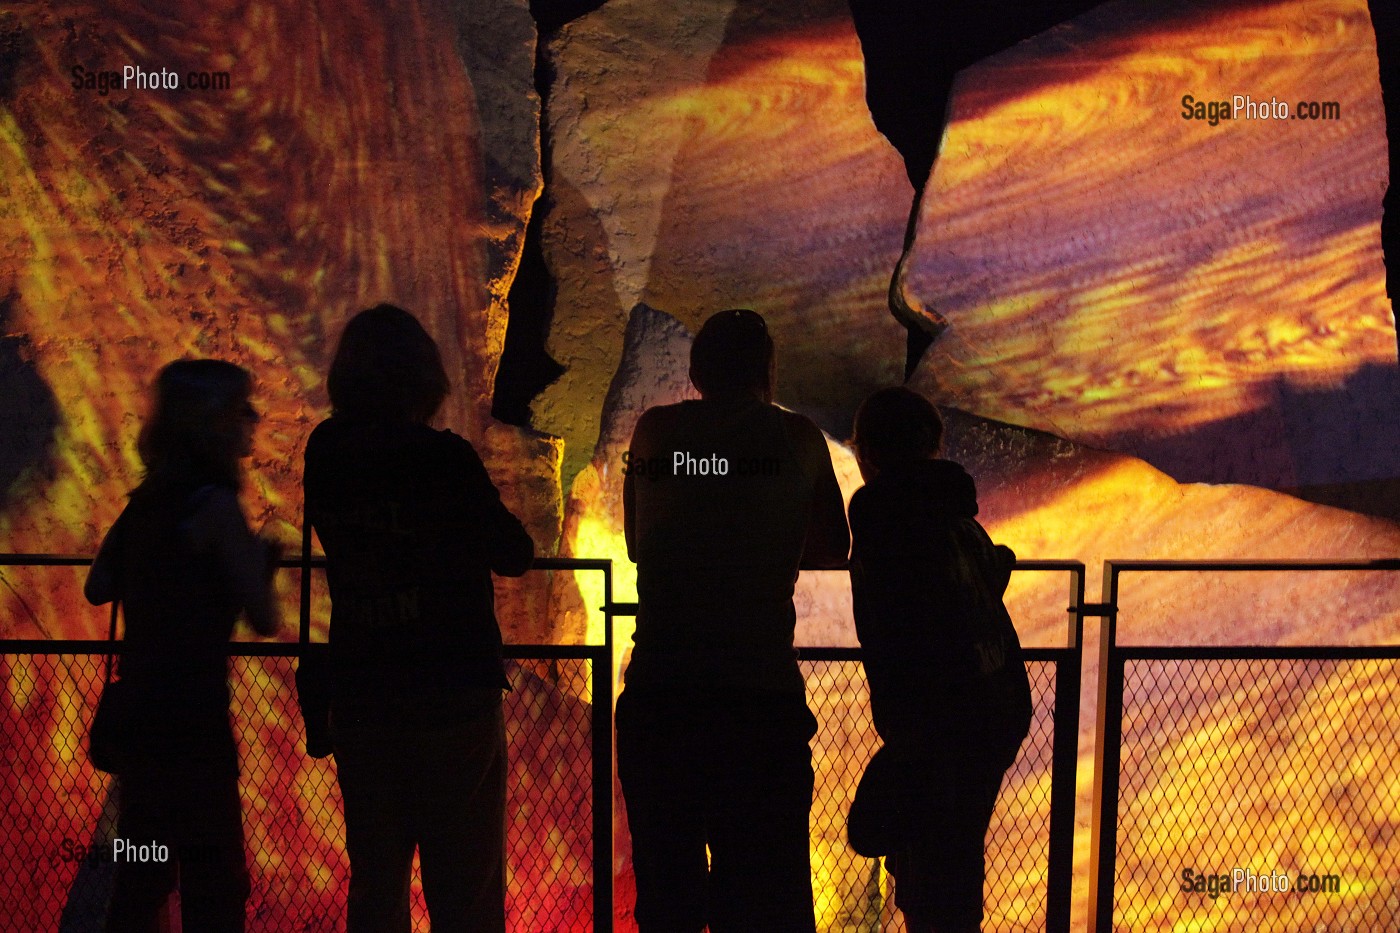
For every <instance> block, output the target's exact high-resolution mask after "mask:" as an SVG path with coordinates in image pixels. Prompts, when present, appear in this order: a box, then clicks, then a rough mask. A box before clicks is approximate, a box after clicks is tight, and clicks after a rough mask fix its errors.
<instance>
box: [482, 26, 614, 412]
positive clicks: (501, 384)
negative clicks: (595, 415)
mask: <svg viewBox="0 0 1400 933" xmlns="http://www.w3.org/2000/svg"><path fill="white" fill-rule="evenodd" d="M602 5H603V0H531V2H530V15H531V16H533V17H534V19H535V28H536V30H537V32H538V39H537V41H536V43H535V93H537V94H538V95H539V98H540V177H541V180H542V182H543V186H542V187H543V193H542V194H541V195H540V197H539V198H537V199H536V200H535V203H534V206H533V207H532V208H531V210H530V222H529V224H528V225H527V226H526V228H525V243H524V247H523V249H522V251H521V256H520V265H519V267H518V268H517V269H516V273H515V278H514V279H513V280H512V281H511V286H510V292H509V293H508V294H507V296H506V307H507V309H508V318H507V324H506V340H505V347H504V349H503V350H502V351H501V364H500V367H499V369H497V371H496V385H495V387H494V391H493V393H492V400H491V415H492V417H494V418H495V419H496V420H497V421H503V422H505V423H506V424H513V425H517V426H520V427H529V426H530V403H531V402H533V401H534V399H535V396H537V395H539V394H540V393H541V392H543V391H544V389H545V388H546V387H547V386H548V385H549V384H550V383H552V382H553V381H554V380H556V379H558V378H559V377H560V376H561V375H563V373H564V367H563V366H560V365H559V363H558V361H557V360H555V359H554V358H553V357H552V356H550V355H549V350H548V341H549V329H550V325H551V324H552V323H553V320H554V302H555V298H556V296H557V295H558V291H559V290H558V287H557V286H556V284H555V282H554V274H553V272H552V271H551V270H550V268H549V263H548V262H547V261H546V260H545V256H544V214H545V211H546V210H547V209H548V205H549V194H550V184H549V182H550V178H549V174H550V173H549V167H550V162H551V157H552V153H553V150H552V146H551V141H550V138H549V121H548V119H547V115H548V113H549V91H550V87H551V86H552V85H553V84H554V78H555V74H554V65H553V62H551V61H550V59H549V53H548V51H547V50H548V45H549V39H550V38H551V37H552V36H553V35H554V34H555V33H557V32H558V31H559V30H560V29H562V28H564V27H565V26H567V25H568V24H569V23H571V22H573V21H574V20H576V19H578V18H579V17H580V16H585V15H587V14H589V13H592V12H593V11H594V10H597V9H598V8H599V7H601V6H602Z"/></svg>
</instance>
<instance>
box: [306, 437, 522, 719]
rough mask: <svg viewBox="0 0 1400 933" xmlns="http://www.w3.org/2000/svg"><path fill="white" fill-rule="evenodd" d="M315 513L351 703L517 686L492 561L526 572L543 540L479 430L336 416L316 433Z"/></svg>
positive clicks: (502, 568) (310, 492) (333, 637)
mask: <svg viewBox="0 0 1400 933" xmlns="http://www.w3.org/2000/svg"><path fill="white" fill-rule="evenodd" d="M306 514H307V519H308V520H309V521H310V523H311V524H312V526H313V527H314V528H315V529H316V533H317V535H318V536H319V537H320V540H321V545H322V547H323V548H324V549H325V552H326V578H327V582H328V583H329V586H330V592H331V626H330V668H331V670H330V679H331V691H332V695H333V697H334V698H335V700H336V701H337V702H339V701H344V700H351V701H354V702H363V703H375V702H378V701H381V700H382V701H388V700H390V699H394V700H404V699H409V700H412V699H413V698H418V699H422V700H431V699H433V698H447V697H450V696H451V695H454V694H455V695H458V696H461V695H463V694H466V693H478V694H485V693H489V692H490V691H499V690H500V689H501V688H504V687H505V686H506V685H507V684H506V679H505V675H504V672H503V669H502V664H501V632H500V628H499V627H498V626H497V624H496V612H495V597H494V592H493V586H492V582H491V574H492V572H495V573H499V574H502V575H505V576H519V575H521V574H523V573H524V572H525V571H526V570H527V569H529V567H530V563H531V561H532V559H533V555H534V544H533V543H532V542H531V540H530V536H529V535H528V534H527V533H526V531H525V529H524V527H523V526H522V525H521V524H520V521H519V520H518V519H516V517H515V516H514V515H512V514H511V513H510V511H509V510H507V509H506V507H505V506H504V505H503V504H502V503H501V497H500V494H499V493H498V492H497V491H496V487H495V486H494V485H493V484H492V482H491V478H490V476H489V475H488V474H487V472H486V468H485V467H484V466H483V465H482V462H481V458H480V457H478V456H477V454H476V451H475V450H474V449H473V448H472V445H471V444H470V443H468V442H467V441H466V440H464V439H463V438H461V437H459V436H458V435H456V434H454V433H452V432H451V431H437V430H433V429H432V428H429V427H426V426H424V425H418V424H411V423H402V424H384V423H376V422H368V421H352V420H348V419H345V418H340V417H332V418H330V419H328V420H327V421H324V422H322V423H321V424H320V425H319V426H318V427H317V428H316V430H315V431H313V432H312V434H311V437H310V439H309V440H308V441H307V445H306ZM496 696H497V697H499V692H497V693H496Z"/></svg>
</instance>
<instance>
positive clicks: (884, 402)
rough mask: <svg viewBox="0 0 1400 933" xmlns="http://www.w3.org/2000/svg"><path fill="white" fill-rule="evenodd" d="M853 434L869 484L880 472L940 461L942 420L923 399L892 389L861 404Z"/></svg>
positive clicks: (859, 459) (901, 389) (857, 455)
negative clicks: (910, 464)
mask: <svg viewBox="0 0 1400 933" xmlns="http://www.w3.org/2000/svg"><path fill="white" fill-rule="evenodd" d="M854 433H855V437H854V438H853V439H852V440H853V443H854V445H855V448H856V460H857V461H858V463H859V464H860V472H861V475H862V476H864V477H865V478H866V479H867V480H869V479H872V478H873V477H874V476H875V475H876V474H877V473H879V472H880V471H881V470H888V469H891V468H893V467H897V466H900V465H903V464H907V463H913V462H915V461H918V460H929V459H931V458H933V457H937V456H938V454H939V451H940V449H941V448H942V446H943V419H942V418H940V417H939V415H938V409H936V408H934V407H933V405H932V404H931V403H930V402H929V400H928V399H926V398H924V397H923V396H922V395H919V394H918V393H917V392H911V391H910V390H908V389H906V388H904V387H903V386H892V387H890V388H888V389H880V390H879V391H878V392H875V393H873V394H872V395H871V396H870V397H869V398H867V399H866V400H865V401H864V402H862V403H861V405H860V408H859V409H858V410H857V411H856V422H855V432H854Z"/></svg>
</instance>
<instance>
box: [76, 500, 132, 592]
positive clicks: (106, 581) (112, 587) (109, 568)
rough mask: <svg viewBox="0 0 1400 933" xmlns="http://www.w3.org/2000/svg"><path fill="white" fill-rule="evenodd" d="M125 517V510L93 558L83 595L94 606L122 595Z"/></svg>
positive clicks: (109, 530) (113, 524) (84, 584)
mask: <svg viewBox="0 0 1400 933" xmlns="http://www.w3.org/2000/svg"><path fill="white" fill-rule="evenodd" d="M125 518H126V512H125V511H123V512H122V514H121V515H118V516H117V520H116V521H115V522H113V523H112V527H111V528H110V529H108V531H107V536H106V537H105V538H103V539H102V546H101V547H99V548H98V549H97V556H96V557H94V558H93V559H92V566H91V567H90V568H89V569H88V575H87V580H86V581H84V583H83V596H85V597H87V601H88V602H90V603H92V604H93V605H94V606H101V605H102V604H103V603H110V602H111V601H112V600H114V599H119V598H120V597H121V579H120V577H121V573H120V563H119V562H120V561H121V553H122V547H123V541H124V540H125V538H126V531H125V528H126V526H125V524H124V523H123V519H125Z"/></svg>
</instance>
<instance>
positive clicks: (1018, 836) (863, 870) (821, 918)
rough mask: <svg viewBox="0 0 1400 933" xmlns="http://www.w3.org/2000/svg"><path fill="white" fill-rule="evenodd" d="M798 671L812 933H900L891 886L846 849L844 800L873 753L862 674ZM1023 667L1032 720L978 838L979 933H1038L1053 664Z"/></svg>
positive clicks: (809, 667) (814, 664)
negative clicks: (803, 684) (805, 749)
mask: <svg viewBox="0 0 1400 933" xmlns="http://www.w3.org/2000/svg"><path fill="white" fill-rule="evenodd" d="M802 667H803V672H804V674H805V676H806V679H807V698H808V703H809V704H810V705H811V707H812V710H813V712H814V713H815V714H816V717H817V722H818V724H819V725H818V731H817V735H816V738H815V739H814V740H813V742H812V748H813V762H814V765H815V768H816V790H815V793H814V800H813V805H812V866H813V874H814V877H813V881H814V885H813V886H814V889H815V892H816V899H817V928H818V930H820V931H824V933H838V931H839V933H874V931H899V933H903V930H904V924H903V921H902V919H901V918H900V917H899V915H898V912H897V911H896V910H895V909H894V908H893V906H892V904H891V897H892V894H893V882H892V880H891V879H890V878H889V877H888V875H886V874H885V873H884V871H883V870H882V866H881V864H880V860H873V859H866V858H863V857H861V856H859V855H857V854H856V853H855V852H853V851H851V849H850V848H849V847H848V846H847V845H846V813H847V812H848V811H849V809H850V805H851V798H852V797H853V796H854V794H855V789H856V785H857V784H858V783H859V781H860V776H861V774H862V773H863V772H864V770H865V765H866V764H867V762H869V760H870V757H871V756H872V755H873V754H874V753H875V750H876V749H877V748H878V747H879V739H878V738H877V737H876V735H875V728H874V725H873V723H872V722H871V718H870V703H869V696H870V695H869V689H868V687H867V685H866V681H865V672H864V669H863V668H862V666H861V664H860V662H859V661H803V662H802ZM1026 667H1027V670H1028V672H1029V674H1030V681H1031V693H1032V698H1033V700H1034V703H1035V716H1034V719H1033V720H1032V722H1031V732H1030V735H1029V736H1028V737H1027V738H1026V741H1025V743H1024V744H1023V745H1022V746H1021V753H1020V756H1019V757H1018V758H1017V760H1016V764H1015V765H1014V766H1013V767H1012V770H1011V771H1010V772H1009V773H1008V774H1007V776H1006V779H1005V780H1004V781H1003V783H1002V788H1001V795H1000V797H999V798H998V800H997V809H996V814H995V815H994V816H993V818H992V825H991V829H990V830H989V832H988V838H987V883H986V887H985V894H984V903H985V910H986V919H985V921H984V924H983V928H984V929H986V930H989V931H991V930H996V931H1031V930H1036V931H1039V930H1044V929H1045V915H1046V877H1047V873H1048V867H1049V846H1050V803H1051V797H1050V787H1051V765H1052V762H1053V757H1054V722H1055V669H1056V664H1055V662H1053V661H1032V662H1028V663H1027V665H1026Z"/></svg>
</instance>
